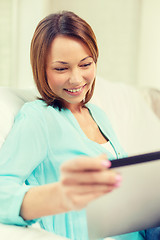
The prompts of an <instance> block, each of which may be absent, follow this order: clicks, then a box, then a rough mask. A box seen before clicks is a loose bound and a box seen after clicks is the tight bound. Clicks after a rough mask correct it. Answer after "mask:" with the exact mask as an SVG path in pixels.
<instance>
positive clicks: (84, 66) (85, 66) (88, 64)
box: [80, 62, 92, 68]
mask: <svg viewBox="0 0 160 240" xmlns="http://www.w3.org/2000/svg"><path fill="white" fill-rule="evenodd" d="M91 64H92V62H89V63H85V64H81V65H80V67H83V68H87V67H89V66H90V65H91Z"/></svg>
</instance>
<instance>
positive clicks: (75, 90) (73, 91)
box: [66, 87, 82, 93]
mask: <svg viewBox="0 0 160 240" xmlns="http://www.w3.org/2000/svg"><path fill="white" fill-rule="evenodd" d="M66 90H67V91H68V92H72V93H75V92H79V91H81V90H82V87H80V88H76V89H66Z"/></svg>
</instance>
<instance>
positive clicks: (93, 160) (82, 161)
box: [61, 154, 111, 171]
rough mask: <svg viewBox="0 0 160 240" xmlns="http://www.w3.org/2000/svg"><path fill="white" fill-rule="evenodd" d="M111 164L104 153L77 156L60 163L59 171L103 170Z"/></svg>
mask: <svg viewBox="0 0 160 240" xmlns="http://www.w3.org/2000/svg"><path fill="white" fill-rule="evenodd" d="M110 166H111V162H110V161H109V160H108V159H107V156H106V155H105V154H102V155H100V156H97V157H87V156H83V157H79V158H77V159H72V160H69V161H66V162H65V163H63V164H62V165H61V171H92V170H97V171H99V170H105V169H106V168H107V167H108V168H109V167H110Z"/></svg>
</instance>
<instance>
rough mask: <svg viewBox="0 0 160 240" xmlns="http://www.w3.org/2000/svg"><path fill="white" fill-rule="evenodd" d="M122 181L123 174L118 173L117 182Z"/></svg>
mask: <svg viewBox="0 0 160 240" xmlns="http://www.w3.org/2000/svg"><path fill="white" fill-rule="evenodd" d="M121 181H122V176H121V175H119V174H118V175H116V182H117V183H120V182H121Z"/></svg>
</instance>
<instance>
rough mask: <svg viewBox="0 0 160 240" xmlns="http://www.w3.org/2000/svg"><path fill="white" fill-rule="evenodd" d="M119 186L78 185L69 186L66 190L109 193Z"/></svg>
mask: <svg viewBox="0 0 160 240" xmlns="http://www.w3.org/2000/svg"><path fill="white" fill-rule="evenodd" d="M115 188H117V185H92V186H91V185H78V186H76V188H75V186H68V189H67V190H66V191H67V192H68V193H69V194H73V193H74V194H91V193H92V194H99V193H107V192H110V191H112V190H113V189H115Z"/></svg>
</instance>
